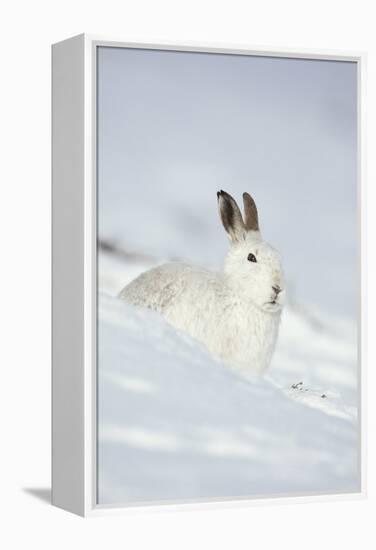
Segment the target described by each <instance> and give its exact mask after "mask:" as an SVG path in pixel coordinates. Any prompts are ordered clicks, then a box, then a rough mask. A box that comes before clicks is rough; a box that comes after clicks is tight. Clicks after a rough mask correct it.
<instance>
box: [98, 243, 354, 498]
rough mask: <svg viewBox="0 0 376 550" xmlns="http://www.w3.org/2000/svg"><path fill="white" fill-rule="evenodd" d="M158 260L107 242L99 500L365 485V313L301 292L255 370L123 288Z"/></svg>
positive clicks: (102, 266) (102, 267) (102, 259)
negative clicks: (361, 319) (359, 346)
mask: <svg viewBox="0 0 376 550" xmlns="http://www.w3.org/2000/svg"><path fill="white" fill-rule="evenodd" d="M156 263H158V261H157V260H155V259H153V258H145V257H138V258H137V257H127V256H126V255H123V256H122V255H121V254H120V255H119V254H114V253H113V251H107V252H106V251H101V252H100V254H99V270H98V271H99V300H98V302H99V305H98V307H99V326H98V331H99V335H98V336H99V346H98V353H99V368H98V374H99V378H98V389H99V395H98V399H99V401H98V403H99V417H98V418H99V424H98V436H99V445H98V466H99V468H98V487H99V503H100V504H105V503H112V504H114V503H122V504H126V503H134V502H156V501H157V502H163V501H179V500H185V501H186V500H189V499H194V500H197V499H206V500H208V499H211V498H218V497H222V498H232V497H247V496H260V495H284V494H302V493H304V494H307V493H326V492H351V491H357V490H358V487H359V477H358V454H357V448H358V446H357V443H358V441H357V437H358V436H357V433H358V430H357V415H356V411H357V369H356V364H357V358H356V327H355V325H354V324H353V323H352V322H351V321H348V320H346V319H342V318H339V317H335V316H332V315H327V314H323V313H322V312H320V311H315V310H313V309H312V308H305V309H302V308H301V307H298V306H296V305H291V304H290V306H288V307H287V308H286V310H285V311H284V315H283V323H282V327H281V333H280V339H279V343H278V347H277V351H276V353H275V356H274V359H273V363H272V366H271V368H270V370H269V371H268V373H267V375H266V376H265V377H264V379H263V380H252V379H244V378H242V377H241V376H240V375H239V374H238V373H236V372H233V371H230V370H229V369H228V368H227V367H226V366H225V365H223V364H222V363H221V362H219V361H218V360H216V359H215V358H213V357H212V356H211V355H209V353H208V352H207V351H206V350H205V348H204V347H203V346H201V345H200V344H198V343H197V342H195V341H193V340H192V339H191V338H189V337H188V336H187V335H185V334H182V333H178V332H176V331H175V330H174V329H173V328H172V327H171V326H169V325H168V324H167V323H166V322H165V321H164V320H163V319H162V318H161V317H160V316H158V315H157V314H154V313H152V312H150V311H143V310H138V309H136V308H133V307H131V306H129V305H128V304H126V303H125V302H123V301H120V300H118V299H117V298H116V294H117V293H118V292H119V290H120V289H121V288H122V286H124V285H125V284H126V283H127V282H128V281H129V280H131V279H133V278H134V277H135V276H136V275H137V274H138V273H139V272H141V271H144V270H145V269H148V268H149V267H151V266H153V265H155V264H156Z"/></svg>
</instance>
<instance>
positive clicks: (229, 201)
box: [217, 191, 246, 242]
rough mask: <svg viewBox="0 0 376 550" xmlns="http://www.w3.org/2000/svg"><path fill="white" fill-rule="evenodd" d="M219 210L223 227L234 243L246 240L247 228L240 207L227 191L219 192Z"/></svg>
mask: <svg viewBox="0 0 376 550" xmlns="http://www.w3.org/2000/svg"><path fill="white" fill-rule="evenodd" d="M217 197H218V208H219V215H220V217H221V220H222V223H223V227H224V228H225V230H226V232H227V234H228V235H229V237H230V239H231V241H232V242H238V241H241V240H243V239H244V237H245V234H246V228H245V225H244V222H243V218H242V214H241V212H240V209H239V206H238V205H237V204H236V201H235V200H234V199H233V198H232V196H231V195H229V194H228V193H226V191H218V193H217Z"/></svg>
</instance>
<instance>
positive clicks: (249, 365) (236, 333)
mask: <svg viewBox="0 0 376 550" xmlns="http://www.w3.org/2000/svg"><path fill="white" fill-rule="evenodd" d="M217 197H218V207H219V214H220V217H221V220H222V224H223V226H224V228H225V230H226V232H227V234H228V236H229V239H230V242H231V246H230V250H229V252H228V255H227V258H226V260H225V267H224V272H223V273H216V272H212V271H208V270H206V269H203V268H200V267H195V266H193V265H189V264H184V263H180V262H175V263H168V264H164V265H161V266H159V267H156V268H154V269H151V270H150V271H146V272H145V273H142V274H141V275H140V276H139V277H137V278H136V279H135V280H134V281H132V282H131V283H130V284H128V285H127V286H126V287H125V288H124V289H123V290H122V291H121V292H120V294H119V297H120V298H122V299H124V300H126V301H127V302H129V303H131V304H134V305H137V306H143V307H147V308H150V309H153V310H155V311H158V312H159V313H161V314H162V315H163V316H164V317H165V318H166V320H167V321H168V322H169V323H170V324H172V325H173V326H175V327H176V328H177V329H180V330H183V331H185V332H187V333H188V334H190V335H191V336H192V337H193V338H196V339H197V340H199V341H200V342H202V343H204V344H205V345H206V347H207V348H208V349H209V350H210V351H211V352H212V353H213V354H214V355H216V356H217V357H220V358H221V359H223V360H224V361H225V362H226V363H228V364H229V365H231V366H233V367H235V368H239V367H240V368H242V369H246V370H248V371H250V372H254V373H261V372H262V371H264V370H265V369H266V368H267V367H268V366H269V364H270V361H271V358H272V355H273V351H274V348H275V344H276V341H277V336H278V328H279V323H280V317H281V311H282V305H283V299H284V294H285V290H284V280H283V273H282V267H281V260H280V256H279V254H278V252H277V251H276V250H274V248H272V247H271V246H270V245H269V244H268V243H266V242H265V241H263V240H262V238H261V234H260V230H259V222H258V213H257V208H256V204H255V202H254V200H253V199H252V197H251V196H250V195H249V194H248V193H244V194H243V201H244V214H245V216H244V221H243V218H242V214H241V212H240V209H239V207H238V205H237V203H236V201H235V200H234V199H233V198H232V197H231V195H229V194H228V193H226V192H225V191H219V192H218V193H217Z"/></svg>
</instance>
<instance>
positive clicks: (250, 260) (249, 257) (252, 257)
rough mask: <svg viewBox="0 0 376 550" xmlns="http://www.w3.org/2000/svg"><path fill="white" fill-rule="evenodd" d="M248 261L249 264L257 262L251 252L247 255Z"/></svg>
mask: <svg viewBox="0 0 376 550" xmlns="http://www.w3.org/2000/svg"><path fill="white" fill-rule="evenodd" d="M248 261H249V262H257V259H256V256H255V255H254V254H252V252H250V253H249V254H248Z"/></svg>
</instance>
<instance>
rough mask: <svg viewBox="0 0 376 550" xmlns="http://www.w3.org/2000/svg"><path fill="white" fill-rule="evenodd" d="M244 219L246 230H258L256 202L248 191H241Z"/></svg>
mask: <svg viewBox="0 0 376 550" xmlns="http://www.w3.org/2000/svg"><path fill="white" fill-rule="evenodd" d="M243 202H244V220H245V227H246V230H247V231H260V228H259V221H258V213H257V208H256V203H255V201H254V200H253V198H252V197H251V195H249V194H248V193H243Z"/></svg>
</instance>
